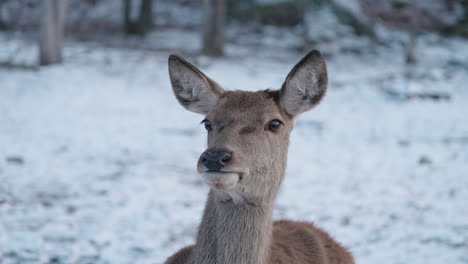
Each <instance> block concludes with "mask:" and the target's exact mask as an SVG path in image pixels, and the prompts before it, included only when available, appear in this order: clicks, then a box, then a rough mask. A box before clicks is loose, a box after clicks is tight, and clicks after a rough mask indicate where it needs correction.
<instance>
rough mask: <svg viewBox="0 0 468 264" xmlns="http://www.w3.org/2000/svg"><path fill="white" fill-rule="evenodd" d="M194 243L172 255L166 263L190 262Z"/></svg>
mask: <svg viewBox="0 0 468 264" xmlns="http://www.w3.org/2000/svg"><path fill="white" fill-rule="evenodd" d="M193 247H194V245H191V246H187V247H184V248H182V249H181V250H179V251H178V252H177V253H175V254H174V255H172V256H170V257H169V258H168V259H167V260H166V262H165V264H188V263H189V260H190V256H191V255H192V251H193Z"/></svg>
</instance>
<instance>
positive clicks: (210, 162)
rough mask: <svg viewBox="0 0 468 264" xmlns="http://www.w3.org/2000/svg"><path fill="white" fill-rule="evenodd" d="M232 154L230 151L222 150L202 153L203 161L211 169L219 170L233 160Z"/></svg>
mask: <svg viewBox="0 0 468 264" xmlns="http://www.w3.org/2000/svg"><path fill="white" fill-rule="evenodd" d="M231 157H232V154H231V153H229V152H225V151H221V152H214V151H205V152H203V154H202V155H201V163H202V164H203V166H205V168H207V169H208V170H209V171H219V170H221V169H222V168H224V167H226V166H227V165H228V163H229V161H231Z"/></svg>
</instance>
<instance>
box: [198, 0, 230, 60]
mask: <svg viewBox="0 0 468 264" xmlns="http://www.w3.org/2000/svg"><path fill="white" fill-rule="evenodd" d="M203 9H204V12H205V14H204V15H205V20H204V26H203V51H202V52H203V54H205V55H209V56H222V55H223V54H224V23H225V16H226V12H225V11H226V3H225V1H224V0H203Z"/></svg>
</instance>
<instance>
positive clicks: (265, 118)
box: [165, 50, 354, 264]
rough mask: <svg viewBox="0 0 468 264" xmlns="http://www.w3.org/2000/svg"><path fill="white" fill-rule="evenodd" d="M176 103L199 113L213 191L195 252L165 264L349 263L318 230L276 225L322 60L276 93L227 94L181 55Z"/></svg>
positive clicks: (302, 66) (172, 61) (304, 64)
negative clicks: (291, 152) (300, 121)
mask: <svg viewBox="0 0 468 264" xmlns="http://www.w3.org/2000/svg"><path fill="white" fill-rule="evenodd" d="M168 64H169V77H170V81H171V84H172V89H173V92H174V94H175V97H176V98H177V100H178V102H179V103H180V104H181V105H182V106H183V107H184V108H186V109H187V110H189V111H192V112H195V113H198V114H202V115H204V116H205V118H204V119H203V121H202V124H203V125H204V126H205V128H206V130H207V133H208V136H207V137H208V140H207V141H208V148H207V149H206V150H205V151H204V152H203V153H202V154H201V155H200V158H199V159H198V163H197V171H198V173H199V175H200V176H201V178H202V179H203V181H204V182H205V183H206V184H207V185H208V186H209V192H208V199H207V201H206V204H205V209H204V211H203V216H202V219H201V222H200V225H199V228H198V232H197V235H196V242H195V244H194V245H191V246H187V247H184V248H182V249H181V250H179V251H178V252H177V253H175V254H174V255H172V256H170V257H169V258H168V259H167V260H166V262H165V263H166V264H269V263H271V264H273V263H274V264H306V263H307V264H309V263H310V264H312V263H314V264H338V263H340V264H352V263H354V259H353V256H352V254H351V253H350V251H348V249H346V248H345V247H343V246H342V245H340V244H339V243H338V242H337V241H335V240H334V239H333V238H332V237H331V236H330V235H329V234H327V233H326V232H325V231H323V230H321V229H319V228H318V227H316V226H315V225H314V224H313V223H308V222H299V221H290V220H279V221H275V222H273V220H272V212H273V208H274V202H275V199H276V196H277V193H278V190H279V188H280V185H281V183H282V181H283V178H284V176H285V173H286V163H287V152H288V146H289V137H290V133H291V131H292V129H293V127H294V126H295V123H296V119H297V117H298V115H299V114H301V113H303V112H305V111H308V110H310V109H312V108H313V107H314V106H316V105H317V104H319V103H320V101H321V100H322V98H323V97H324V95H325V93H326V90H327V82H328V77H327V67H326V64H325V60H324V58H323V56H322V55H321V53H320V52H319V51H317V50H312V51H310V52H309V53H308V54H307V55H306V56H305V57H304V58H303V59H302V60H300V61H299V62H298V63H297V64H296V65H295V66H294V67H293V69H292V70H291V72H290V73H289V74H288V75H287V77H286V80H285V81H284V83H283V85H282V87H281V88H280V89H279V90H269V89H267V90H260V91H256V92H250V91H241V90H236V91H227V90H224V89H223V88H222V87H221V86H220V85H219V84H217V83H216V82H215V81H213V80H212V79H210V78H208V77H207V76H206V75H205V74H204V73H202V72H201V71H200V70H199V69H197V68H196V67H195V66H193V65H192V64H190V63H189V62H188V61H186V60H185V59H183V58H182V57H181V56H178V55H174V54H172V55H170V56H169V59H168Z"/></svg>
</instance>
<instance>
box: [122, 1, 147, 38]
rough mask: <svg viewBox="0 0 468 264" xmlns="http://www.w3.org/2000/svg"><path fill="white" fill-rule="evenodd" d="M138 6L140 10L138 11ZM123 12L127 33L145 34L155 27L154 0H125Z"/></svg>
mask: <svg viewBox="0 0 468 264" xmlns="http://www.w3.org/2000/svg"><path fill="white" fill-rule="evenodd" d="M138 4H139V6H138ZM138 8H139V12H138V13H136V12H135V10H138ZM123 13H124V31H125V33H127V34H135V35H144V34H146V32H148V31H149V30H150V29H151V28H152V27H153V0H140V1H132V0H123ZM134 14H137V15H136V16H135V15H134Z"/></svg>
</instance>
